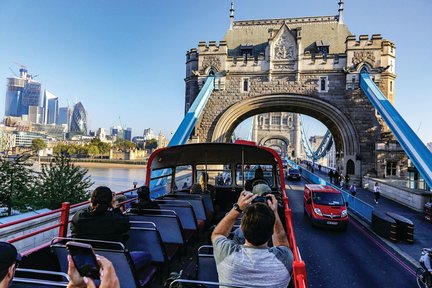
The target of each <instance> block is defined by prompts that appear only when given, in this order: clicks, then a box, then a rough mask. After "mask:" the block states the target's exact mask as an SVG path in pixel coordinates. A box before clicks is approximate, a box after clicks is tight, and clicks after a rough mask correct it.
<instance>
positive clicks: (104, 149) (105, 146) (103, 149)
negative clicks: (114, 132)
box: [90, 138, 111, 154]
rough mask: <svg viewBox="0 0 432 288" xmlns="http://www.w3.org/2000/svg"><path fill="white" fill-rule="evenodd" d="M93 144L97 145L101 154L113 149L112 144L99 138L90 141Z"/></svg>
mask: <svg viewBox="0 0 432 288" xmlns="http://www.w3.org/2000/svg"><path fill="white" fill-rule="evenodd" d="M90 144H91V145H95V146H97V148H98V149H99V153H100V154H106V153H108V152H109V150H110V149H111V145H110V144H108V143H105V142H102V141H101V140H100V139H99V138H93V139H92V140H91V142H90Z"/></svg>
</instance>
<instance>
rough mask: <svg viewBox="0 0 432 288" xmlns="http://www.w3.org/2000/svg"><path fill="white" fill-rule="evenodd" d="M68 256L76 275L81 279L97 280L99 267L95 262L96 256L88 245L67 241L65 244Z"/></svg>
mask: <svg viewBox="0 0 432 288" xmlns="http://www.w3.org/2000/svg"><path fill="white" fill-rule="evenodd" d="M66 247H67V249H68V251H69V254H70V255H71V257H72V261H73V263H74V265H75V268H76V269H77V270H78V273H79V274H80V275H81V276H82V277H89V278H92V279H99V278H100V275H99V265H98V262H97V261H96V255H95V253H94V251H93V247H92V246H91V245H90V244H85V243H80V242H73V241H69V242H67V243H66Z"/></svg>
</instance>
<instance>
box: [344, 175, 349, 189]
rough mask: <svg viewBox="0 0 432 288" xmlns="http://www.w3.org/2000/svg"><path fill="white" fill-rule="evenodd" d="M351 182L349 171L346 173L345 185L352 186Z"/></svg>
mask: <svg viewBox="0 0 432 288" xmlns="http://www.w3.org/2000/svg"><path fill="white" fill-rule="evenodd" d="M349 182H350V177H349V175H348V173H346V174H345V185H346V187H347V188H348V187H350V186H349Z"/></svg>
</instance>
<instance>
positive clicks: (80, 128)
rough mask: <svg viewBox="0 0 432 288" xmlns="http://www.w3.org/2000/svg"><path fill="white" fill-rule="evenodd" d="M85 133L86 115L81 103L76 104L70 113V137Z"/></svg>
mask: <svg viewBox="0 0 432 288" xmlns="http://www.w3.org/2000/svg"><path fill="white" fill-rule="evenodd" d="M87 131H88V130H87V113H86V111H85V109H84V106H83V105H82V103H81V102H78V103H77V104H75V106H74V109H73V112H72V117H71V123H70V132H71V134H72V135H77V134H79V135H87Z"/></svg>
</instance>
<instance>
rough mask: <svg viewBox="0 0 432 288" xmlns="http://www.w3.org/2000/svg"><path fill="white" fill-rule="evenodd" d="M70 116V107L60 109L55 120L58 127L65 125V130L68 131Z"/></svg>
mask: <svg viewBox="0 0 432 288" xmlns="http://www.w3.org/2000/svg"><path fill="white" fill-rule="evenodd" d="M71 116H72V109H71V108H70V107H60V108H59V114H58V118H57V124H58V125H67V130H68V131H69V129H70V122H71Z"/></svg>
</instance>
